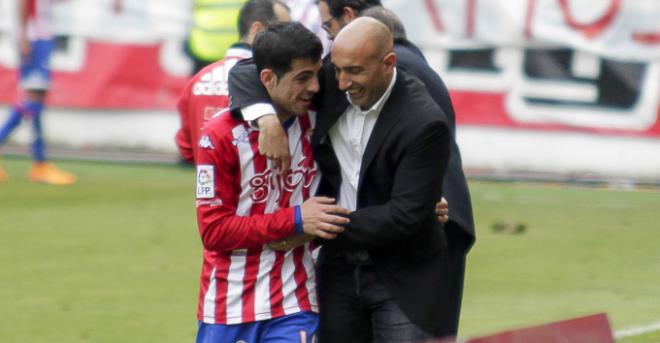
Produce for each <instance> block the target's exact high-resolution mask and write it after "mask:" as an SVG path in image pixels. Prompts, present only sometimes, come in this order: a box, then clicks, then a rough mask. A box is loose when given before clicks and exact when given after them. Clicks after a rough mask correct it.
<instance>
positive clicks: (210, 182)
mask: <svg viewBox="0 0 660 343" xmlns="http://www.w3.org/2000/svg"><path fill="white" fill-rule="evenodd" d="M213 171H214V170H213V166H212V165H207V164H202V165H198V166H197V198H200V199H210V198H213V197H214V196H215V179H214V178H215V176H214V175H215V173H214V172H213Z"/></svg>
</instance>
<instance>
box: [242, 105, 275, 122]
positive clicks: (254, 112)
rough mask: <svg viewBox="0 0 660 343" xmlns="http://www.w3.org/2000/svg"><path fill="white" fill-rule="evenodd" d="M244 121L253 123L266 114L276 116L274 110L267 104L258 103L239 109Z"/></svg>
mask: <svg viewBox="0 0 660 343" xmlns="http://www.w3.org/2000/svg"><path fill="white" fill-rule="evenodd" d="M241 114H242V115H243V120H245V121H255V120H257V119H259V118H261V117H263V116H265V115H267V114H276V112H275V108H274V107H273V105H271V104H269V103H259V104H254V105H250V106H247V107H243V108H241Z"/></svg>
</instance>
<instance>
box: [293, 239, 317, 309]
mask: <svg viewBox="0 0 660 343" xmlns="http://www.w3.org/2000/svg"><path fill="white" fill-rule="evenodd" d="M305 249H307V247H306V246H304V245H301V246H299V247H297V248H295V249H294V250H293V263H294V265H295V266H296V269H295V272H294V278H295V280H296V285H297V286H296V298H297V299H298V306H299V307H300V309H301V310H303V311H305V310H307V311H308V310H311V308H312V306H311V304H310V301H309V291H308V290H307V285H306V284H305V283H306V282H307V278H308V277H309V276H308V275H307V270H305V265H304V263H303V256H304V255H305Z"/></svg>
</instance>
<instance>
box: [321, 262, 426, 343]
mask: <svg viewBox="0 0 660 343" xmlns="http://www.w3.org/2000/svg"><path fill="white" fill-rule="evenodd" d="M318 284H319V303H320V312H321V313H320V326H319V342H320V343H334V342H337V343H352V342H355V343H358V342H360V343H362V342H364V343H370V342H415V341H422V340H427V339H430V338H432V336H431V335H430V334H428V333H426V332H424V331H423V330H422V329H420V328H419V327H417V326H416V325H414V324H413V323H412V322H411V321H410V320H409V319H408V317H406V315H405V314H404V313H403V312H402V311H401V309H400V308H399V306H398V305H397V303H396V302H395V301H394V299H393V298H392V297H391V296H390V295H389V293H388V291H387V290H386V289H385V287H384V286H383V285H382V284H381V283H380V282H379V281H378V278H377V276H376V274H375V272H374V270H373V267H371V266H356V265H351V264H348V263H345V262H343V261H340V260H333V261H327V263H323V264H322V265H321V267H320V269H319V283H318ZM411 292H414V290H411Z"/></svg>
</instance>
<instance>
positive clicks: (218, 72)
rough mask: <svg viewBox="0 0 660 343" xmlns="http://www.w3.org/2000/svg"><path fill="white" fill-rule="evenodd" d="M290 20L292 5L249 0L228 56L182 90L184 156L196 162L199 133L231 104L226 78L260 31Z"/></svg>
mask: <svg viewBox="0 0 660 343" xmlns="http://www.w3.org/2000/svg"><path fill="white" fill-rule="evenodd" d="M283 21H291V18H290V17H289V8H288V7H287V6H286V5H285V4H284V3H283V2H282V1H279V0H250V1H248V2H246V3H245V4H244V5H243V7H242V8H241V9H240V12H239V16H238V32H239V34H240V40H239V41H238V42H236V43H234V44H233V45H231V46H230V47H229V49H227V51H226V53H225V57H224V59H222V60H219V61H217V62H215V63H213V64H211V65H209V66H207V67H205V68H203V69H202V70H201V71H200V72H199V73H197V74H196V75H195V76H194V77H193V78H192V79H191V80H190V81H189V82H188V83H187V84H186V86H185V88H184V89H183V91H182V92H181V97H180V98H179V102H178V105H177V108H178V110H179V115H180V118H181V127H180V128H179V130H178V131H177V133H176V136H175V141H176V145H177V147H178V148H179V153H180V154H181V158H182V159H183V160H184V161H185V162H187V163H194V160H195V155H196V151H197V147H198V141H199V132H200V130H201V129H202V126H203V125H204V123H205V122H206V121H208V120H209V119H211V117H212V116H213V115H214V114H216V113H217V112H218V111H219V110H221V109H223V108H227V107H229V93H228V92H227V77H228V75H229V70H230V69H231V67H233V66H234V64H236V62H238V61H239V60H241V59H244V58H250V57H252V50H251V45H252V42H253V41H254V37H255V36H256V35H257V33H259V32H261V31H263V30H264V29H265V28H266V26H267V25H268V24H269V23H272V22H283Z"/></svg>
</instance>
